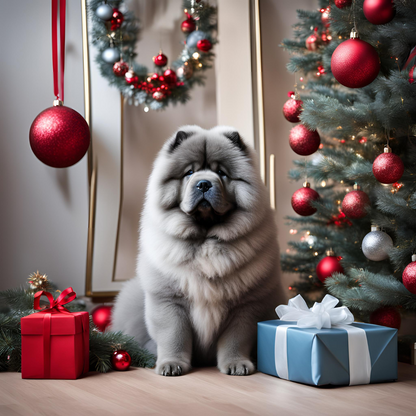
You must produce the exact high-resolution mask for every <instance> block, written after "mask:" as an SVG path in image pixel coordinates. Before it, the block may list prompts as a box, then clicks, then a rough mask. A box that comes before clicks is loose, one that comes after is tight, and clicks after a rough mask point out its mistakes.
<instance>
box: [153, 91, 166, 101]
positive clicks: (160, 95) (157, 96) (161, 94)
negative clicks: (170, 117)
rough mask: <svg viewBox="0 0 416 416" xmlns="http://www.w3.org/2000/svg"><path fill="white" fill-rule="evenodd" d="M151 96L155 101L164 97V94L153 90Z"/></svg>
mask: <svg viewBox="0 0 416 416" xmlns="http://www.w3.org/2000/svg"><path fill="white" fill-rule="evenodd" d="M152 97H153V98H154V99H155V100H156V101H162V100H163V99H164V98H165V94H163V92H162V91H155V92H154V93H153V95H152Z"/></svg>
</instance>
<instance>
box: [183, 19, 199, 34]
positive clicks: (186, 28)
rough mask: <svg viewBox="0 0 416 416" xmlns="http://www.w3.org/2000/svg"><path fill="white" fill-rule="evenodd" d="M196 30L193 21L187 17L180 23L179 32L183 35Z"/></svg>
mask: <svg viewBox="0 0 416 416" xmlns="http://www.w3.org/2000/svg"><path fill="white" fill-rule="evenodd" d="M195 29H196V25H195V20H194V19H192V17H190V16H189V17H188V18H187V19H186V20H184V21H183V22H182V23H181V30H182V32H183V33H191V32H193V31H194V30H195Z"/></svg>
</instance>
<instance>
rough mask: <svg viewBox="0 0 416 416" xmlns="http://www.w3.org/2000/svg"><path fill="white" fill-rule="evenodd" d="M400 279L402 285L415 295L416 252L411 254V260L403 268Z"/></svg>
mask: <svg viewBox="0 0 416 416" xmlns="http://www.w3.org/2000/svg"><path fill="white" fill-rule="evenodd" d="M402 280H403V284H404V287H405V288H406V289H407V290H408V291H409V292H411V293H413V294H414V295H416V254H413V255H412V262H411V263H409V264H408V265H407V266H406V268H405V269H404V270H403V275H402Z"/></svg>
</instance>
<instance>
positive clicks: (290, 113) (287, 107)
mask: <svg viewBox="0 0 416 416" xmlns="http://www.w3.org/2000/svg"><path fill="white" fill-rule="evenodd" d="M292 92H293V91H290V93H292ZM288 95H289V93H288ZM289 97H291V98H289V99H288V100H287V101H286V102H285V104H284V105H283V115H284V116H285V119H286V120H287V121H290V122H291V123H298V122H299V116H300V113H301V112H302V105H303V101H302V100H300V99H299V97H296V94H295V93H293V95H292V94H291V95H290V96H289Z"/></svg>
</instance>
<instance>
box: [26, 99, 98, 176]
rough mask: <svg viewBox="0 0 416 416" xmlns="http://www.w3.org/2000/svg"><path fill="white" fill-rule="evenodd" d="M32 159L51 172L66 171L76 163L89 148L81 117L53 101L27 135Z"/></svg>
mask: <svg viewBox="0 0 416 416" xmlns="http://www.w3.org/2000/svg"><path fill="white" fill-rule="evenodd" d="M29 139H30V147H31V148H32V151H33V153H34V154H35V156H36V157H37V158H38V159H39V160H40V161H41V162H43V163H45V165H48V166H51V167H53V168H67V167H69V166H72V165H75V163H77V162H79V161H80V160H81V159H82V158H83V156H84V155H85V153H86V152H87V150H88V148H89V146H90V129H89V127H88V124H87V122H86V121H85V119H84V117H82V116H81V114H79V113H77V112H76V111H75V110H73V109H72V108H69V107H65V106H63V105H62V102H61V101H54V106H53V107H50V108H47V109H46V110H44V111H42V112H41V113H40V114H39V115H38V116H37V117H36V118H35V120H34V121H33V123H32V125H31V126H30V132H29Z"/></svg>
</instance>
